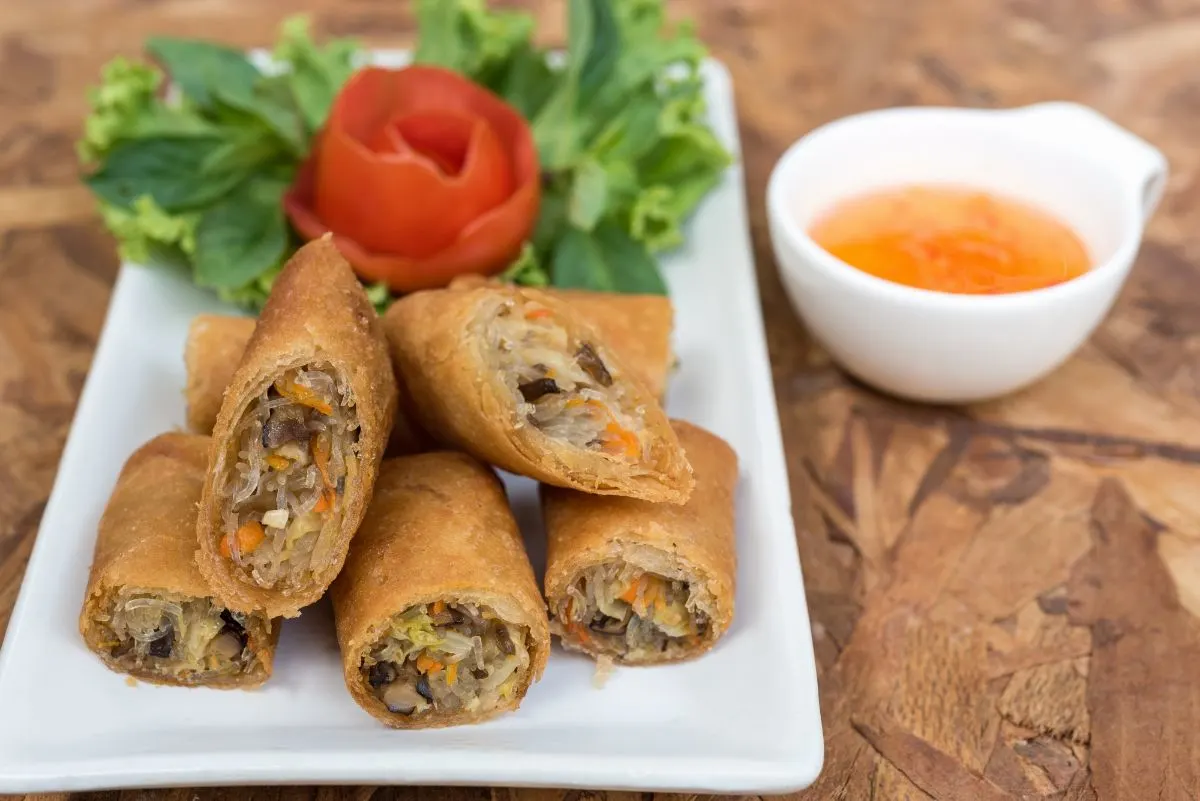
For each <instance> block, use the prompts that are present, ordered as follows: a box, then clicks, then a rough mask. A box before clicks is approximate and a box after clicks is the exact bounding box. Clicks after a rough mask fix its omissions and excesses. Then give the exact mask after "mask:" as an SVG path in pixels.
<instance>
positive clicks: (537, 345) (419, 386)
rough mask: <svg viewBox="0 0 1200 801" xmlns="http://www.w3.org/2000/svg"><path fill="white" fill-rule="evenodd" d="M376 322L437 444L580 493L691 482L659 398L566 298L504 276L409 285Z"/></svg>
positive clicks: (665, 495) (678, 492)
mask: <svg viewBox="0 0 1200 801" xmlns="http://www.w3.org/2000/svg"><path fill="white" fill-rule="evenodd" d="M384 330H385V332H386V333H387V337H388V343H389V345H390V346H391V351H392V359H393V361H394V362H395V364H396V369H397V373H398V375H399V376H400V380H401V382H402V383H403V384H404V386H405V388H406V390H407V392H408V396H409V402H410V404H411V406H412V409H413V411H414V412H415V414H416V415H417V418H418V421H419V423H420V424H421V426H422V427H423V428H424V429H425V430H426V431H428V432H429V434H430V435H431V436H433V437H435V438H437V439H439V440H440V441H442V442H443V443H445V444H446V445H449V446H451V447H455V448H459V449H462V450H464V451H467V452H468V453H471V454H472V455H474V456H476V457H478V458H480V459H482V460H483V461H486V462H489V463H490V464H494V465H496V466H497V467H502V468H504V469H506V470H509V471H511V472H514V473H520V474H522V475H526V476H530V477H533V478H536V479H539V480H540V481H544V482H546V483H548V484H554V485H556V486H563V487H569V488H573V489H579V490H583V491H585V492H592V493H598V494H604V495H623V496H628V497H635V498H642V499H644V500H650V501H656V502H665V503H683V502H684V501H685V500H687V498H688V496H689V494H690V493H691V490H692V483H693V482H692V475H691V469H690V468H689V467H688V463H687V459H686V458H685V457H684V454H683V450H682V449H681V448H680V447H679V441H678V439H677V438H676V436H675V433H674V431H672V430H671V426H670V424H669V422H668V421H667V417H666V415H665V414H664V413H663V411H662V408H661V407H660V406H659V404H658V401H657V400H656V399H655V398H654V397H653V396H652V395H651V394H650V392H649V391H648V390H647V389H646V388H645V386H644V385H643V384H642V383H641V382H640V381H638V380H637V378H636V377H635V376H634V375H632V374H631V372H630V371H629V370H628V369H627V368H626V366H625V363H624V361H623V360H622V359H621V358H620V357H619V356H618V355H617V354H616V353H614V352H613V350H612V349H611V348H609V347H608V346H607V345H606V344H605V342H604V340H603V339H602V338H601V337H600V336H599V334H597V333H596V331H595V330H594V329H593V328H592V327H591V326H590V325H589V324H588V323H587V322H586V321H585V320H584V319H583V318H582V317H581V316H580V315H579V314H578V313H577V312H576V311H575V309H574V308H573V307H572V306H571V305H570V304H568V303H566V302H565V301H563V300H561V299H559V298H556V297H552V296H550V295H547V294H546V293H544V292H539V291H536V290H532V289H523V288H520V287H513V286H481V287H478V288H474V289H441V290H430V291H425V292H416V293H414V294H412V295H408V296H407V297H405V298H402V299H401V300H398V301H397V302H396V303H395V304H393V305H392V307H391V309H389V310H388V313H387V314H386V315H385V316H384Z"/></svg>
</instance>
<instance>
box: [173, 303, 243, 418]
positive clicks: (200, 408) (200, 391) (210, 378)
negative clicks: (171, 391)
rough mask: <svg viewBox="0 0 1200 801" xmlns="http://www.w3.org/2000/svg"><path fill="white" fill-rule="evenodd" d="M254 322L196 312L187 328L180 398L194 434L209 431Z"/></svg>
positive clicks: (241, 318)
mask: <svg viewBox="0 0 1200 801" xmlns="http://www.w3.org/2000/svg"><path fill="white" fill-rule="evenodd" d="M256 322H257V321H256V320H255V319H254V318H253V317H229V316H224V315H219V314H200V315H197V316H196V318H195V319H193V320H192V324H191V326H189V327H188V336H187V343H186V344H185V346H184V351H183V363H184V366H185V367H186V368H187V385H186V387H185V389H184V399H185V400H186V401H187V424H188V428H190V429H191V430H192V431H194V432H196V433H197V434H211V433H212V430H213V426H214V425H216V422H217V413H218V412H220V411H221V400H222V399H223V398H224V397H225V388H226V387H228V386H229V382H230V380H232V379H233V373H234V371H235V370H237V367H238V365H239V364H240V363H241V361H242V354H244V353H245V352H246V344H247V343H249V342H250V337H251V336H253V334H254V325H255V323H256Z"/></svg>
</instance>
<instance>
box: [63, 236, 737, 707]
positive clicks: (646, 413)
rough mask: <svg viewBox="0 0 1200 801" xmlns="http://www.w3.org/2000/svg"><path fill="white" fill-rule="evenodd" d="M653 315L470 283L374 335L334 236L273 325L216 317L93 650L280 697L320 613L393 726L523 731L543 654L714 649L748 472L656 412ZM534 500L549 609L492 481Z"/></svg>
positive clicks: (122, 666)
mask: <svg viewBox="0 0 1200 801" xmlns="http://www.w3.org/2000/svg"><path fill="white" fill-rule="evenodd" d="M671 324H672V310H671V306H670V302H669V301H668V300H667V299H666V298H663V297H659V296H630V295H613V294H607V293H594V292H584V291H565V290H546V291H538V290H532V289H525V288H518V287H513V286H509V285H505V284H500V283H496V282H492V281H489V280H487V279H483V278H478V277H471V278H466V279H459V280H457V281H456V282H455V283H453V284H451V286H450V287H448V288H446V289H440V290H430V291H424V292H418V293H415V294H412V295H409V296H407V297H405V298H403V299H401V300H399V301H397V302H396V303H395V304H393V305H392V307H391V308H390V309H389V311H388V313H387V314H386V315H385V316H384V317H383V318H382V319H381V318H379V317H378V316H377V315H376V314H375V312H374V310H373V309H372V307H371V305H370V303H369V302H368V300H367V298H366V296H365V294H364V292H363V290H362V287H361V285H360V284H359V283H358V281H357V279H356V278H355V277H354V275H353V273H352V271H351V270H350V267H349V265H348V264H347V263H346V262H345V260H344V259H343V258H342V257H341V255H340V254H339V253H338V251H337V249H336V247H335V246H334V244H333V243H332V240H330V239H329V238H324V239H320V240H316V241H314V242H311V243H309V244H308V245H306V246H305V247H303V248H301V249H300V250H299V251H298V252H297V253H296V255H295V256H294V257H293V258H292V259H291V260H290V261H289V263H288V264H287V265H286V266H285V268H284V270H283V272H282V273H281V274H280V276H279V278H278V280H277V281H276V283H275V285H274V288H273V290H272V293H271V296H270V298H269V299H268V301H267V304H266V306H265V307H264V309H263V311H262V314H261V316H260V317H259V319H258V320H257V321H255V320H249V319H244V318H236V317H219V316H202V317H198V318H197V319H196V320H195V321H194V322H193V324H192V327H191V330H190V332H189V337H188V342H187V346H186V352H185V354H184V358H185V363H186V367H187V389H186V395H187V404H188V424H189V426H190V427H191V429H192V430H193V431H194V432H195V433H190V434H183V433H170V434H163V435H160V436H158V437H156V438H155V439H153V440H151V441H150V442H148V443H146V444H145V445H143V446H142V447H141V448H139V449H138V450H137V451H136V452H135V453H134V454H133V455H132V456H130V457H129V459H128V461H127V462H126V464H125V466H124V468H123V470H122V471H121V474H120V477H119V478H118V480H117V484H116V487H115V489H114V490H113V494H112V497H111V499H110V500H109V503H108V506H107V508H106V510H105V513H104V515H103V517H102V519H101V522H100V526H99V531H98V536H97V541H96V549H95V557H94V561H93V566H92V570H91V575H90V579H89V582H88V588H87V593H86V596H85V600H84V604H83V611H82V614H81V617H80V630H81V633H82V634H83V637H84V640H85V642H86V643H87V645H88V647H89V648H90V649H91V650H92V651H94V652H95V653H96V654H97V655H98V656H99V657H100V658H101V660H103V662H104V663H105V664H106V665H108V666H109V667H110V668H112V669H114V670H118V671H122V672H126V673H129V674H131V675H134V676H137V677H139V678H142V679H145V680H148V681H153V682H159V683H165V684H178V685H187V686H208V687H223V688H231V687H250V686H254V685H258V684H261V683H262V682H264V681H266V680H267V679H268V678H269V677H270V675H271V668H272V657H273V652H274V649H275V643H276V641H277V639H278V636H279V628H280V620H279V619H280V618H287V617H296V616H298V615H299V614H300V613H301V611H302V609H303V608H304V607H306V606H308V605H310V604H312V603H314V602H315V601H317V600H318V599H320V598H321V597H323V596H324V595H325V594H326V592H327V591H328V593H329V595H330V596H331V598H332V602H333V609H334V618H335V624H336V628H337V637H338V642H339V645H340V648H341V656H342V663H343V672H344V676H345V682H346V687H347V689H348V691H349V693H350V695H351V697H352V698H353V699H354V700H355V702H357V703H358V704H359V705H360V706H361V707H362V708H363V709H364V710H366V711H367V712H368V713H370V714H371V715H373V716H374V717H376V718H378V719H379V720H381V721H383V722H384V723H386V724H387V725H389V726H393V727H396V728H425V727H434V726H448V725H456V724H463V723H474V722H478V721H481V720H486V719H488V718H491V717H494V716H496V715H498V714H501V713H503V712H506V711H509V710H512V709H515V708H516V707H517V706H519V705H520V703H521V701H522V700H523V698H524V697H525V694H526V692H527V691H528V690H529V688H530V686H531V685H532V684H533V683H534V682H536V681H537V680H538V679H539V678H540V677H541V675H542V672H543V670H544V668H545V665H546V659H547V656H548V654H549V651H550V637H551V633H553V634H555V635H557V636H558V637H559V638H560V640H561V642H562V644H563V645H564V646H565V647H566V648H568V649H572V650H576V651H581V652H583V653H585V654H588V655H590V656H591V657H593V658H595V659H597V660H598V661H599V662H600V664H602V665H605V664H608V663H611V662H619V663H623V664H630V665H645V664H656V663H663V662H672V661H678V660H682V659H688V658H692V657H695V656H698V655H700V654H703V653H704V652H705V651H707V650H708V649H710V648H712V647H713V645H714V643H715V642H716V641H717V639H718V638H719V637H720V636H721V635H722V634H723V633H724V632H725V631H726V630H727V629H728V627H729V625H730V621H731V620H732V617H733V597H734V574H735V559H736V557H735V553H734V502H733V494H734V488H735V485H736V482H737V458H736V456H735V454H734V452H733V450H732V449H731V448H730V447H729V446H728V445H727V444H726V443H725V442H724V441H722V440H721V439H720V438H719V437H717V436H715V435H714V434H711V433H709V432H707V431H704V430H703V429H701V428H699V427H697V426H695V425H691V424H689V423H686V422H682V421H678V420H674V421H673V420H669V419H668V418H667V416H666V414H665V413H664V412H663V410H662V407H661V405H660V404H661V399H662V395H663V393H664V391H665V387H666V381H667V375H668V372H669V370H670V368H671V365H672V354H671V348H670V334H671ZM496 468H499V469H503V470H507V471H510V472H512V473H517V474H520V475H525V476H529V477H531V478H534V479H537V480H538V481H539V482H541V502H542V509H543V515H544V520H545V529H546V533H547V566H546V574H545V579H544V584H543V587H544V593H543V592H542V591H539V588H538V585H537V581H536V579H535V577H534V573H533V570H532V568H531V566H530V563H529V558H528V556H527V555H526V553H525V549H524V544H523V542H522V539H521V535H520V532H519V531H518V528H517V524H516V522H515V520H514V518H513V515H512V512H511V510H510V508H509V504H508V500H507V498H506V495H505V491H504V487H503V484H502V483H501V482H500V479H499V478H498V476H497V474H496V472H495V469H496Z"/></svg>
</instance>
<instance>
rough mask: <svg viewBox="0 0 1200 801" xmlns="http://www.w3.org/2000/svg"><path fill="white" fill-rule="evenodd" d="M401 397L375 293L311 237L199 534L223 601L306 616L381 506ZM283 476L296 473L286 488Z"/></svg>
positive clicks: (259, 344) (262, 338) (255, 346)
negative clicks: (381, 473)
mask: <svg viewBox="0 0 1200 801" xmlns="http://www.w3.org/2000/svg"><path fill="white" fill-rule="evenodd" d="M396 394H397V389H396V382H395V378H394V375H393V372H392V366H391V362H390V359H389V358H388V355H387V344H386V342H385V341H384V338H383V330H382V327H381V325H380V323H379V319H378V315H376V313H375V311H374V309H373V308H372V306H371V304H370V301H368V300H367V297H366V295H365V293H364V291H363V288H362V285H361V284H360V283H359V281H358V279H357V277H356V276H355V275H354V273H353V271H352V270H351V268H350V266H349V264H348V263H347V262H346V260H345V259H344V258H343V257H342V256H341V255H340V253H339V252H338V250H337V248H336V247H335V246H334V244H333V243H332V241H330V240H328V239H321V240H315V241H313V242H309V243H308V244H306V245H304V246H303V247H301V248H300V249H299V250H298V251H296V253H295V254H294V255H293V256H292V258H291V259H289V260H288V262H287V264H286V265H284V268H283V271H282V272H281V273H280V275H279V277H278V279H276V281H275V283H274V285H273V287H272V289H271V294H270V297H268V298H267V302H266V305H265V306H264V307H263V310H262V313H261V314H260V315H259V319H258V323H257V325H256V327H255V329H254V334H253V335H252V336H251V338H250V341H249V342H248V343H247V345H246V348H245V351H244V353H243V355H242V357H241V359H240V361H239V364H238V367H237V369H236V370H235V372H234V374H233V377H232V378H231V379H230V382H229V385H228V387H227V389H226V390H225V393H224V399H223V401H222V404H221V410H220V413H219V414H218V415H217V420H216V424H215V426H214V428H213V435H212V439H213V442H212V450H211V455H210V460H209V461H210V464H211V470H210V471H209V473H208V475H207V478H206V481H205V485H204V491H203V495H202V497H201V509H200V514H199V516H198V519H197V523H196V526H197V529H196V530H197V540H198V543H199V548H200V553H199V555H198V563H199V565H200V569H201V572H202V573H203V574H204V577H205V579H207V580H208V582H209V583H210V584H211V585H212V588H213V593H214V595H216V596H217V597H218V598H220V599H221V600H222V601H223V602H225V603H226V604H227V605H229V606H230V608H233V609H235V610H237V611H263V612H264V613H265V614H267V615H269V616H271V617H278V616H283V617H295V616H297V615H298V614H299V612H300V609H301V608H302V607H304V606H306V605H308V604H310V603H312V602H314V601H316V600H317V599H318V598H320V597H321V596H322V595H323V594H324V592H325V590H326V589H327V588H328V586H329V583H330V582H331V581H332V580H333V578H334V577H335V576H336V575H337V573H338V572H339V570H340V569H341V567H342V563H343V562H344V560H345V557H346V552H347V550H348V549H349V545H350V540H351V538H352V537H353V536H354V533H355V531H356V530H357V528H358V525H359V523H360V522H361V520H362V516H363V512H364V510H365V507H366V504H367V503H368V502H369V500H370V495H371V490H372V487H373V486H374V481H375V474H376V472H377V470H378V467H379V461H380V459H381V458H382V456H383V449H384V447H385V445H386V443H387V439H388V435H389V433H390V431H391V425H392V419H393V418H394V416H395V412H396V403H397V398H396ZM276 402H278V403H279V404H280V405H281V406H286V407H287V408H286V409H285V410H279V409H275V407H274V405H273V404H275V403H276ZM269 405H270V406H271V408H269V409H268V406H269ZM284 411H286V414H284V413H282V412H284ZM266 412H270V413H269V414H267V413H266ZM277 412H280V413H279V414H277ZM277 417H278V420H277V421H276V418H277ZM276 423H277V424H276ZM272 430H274V431H275V432H276V433H277V434H278V438H277V441H276V442H275V443H274V444H272V443H266V442H264V441H263V438H265V437H267V436H274V435H269V432H270V431H272ZM320 435H325V436H320ZM268 456H276V457H278V458H277V459H275V460H274V464H269V463H268V462H267V461H266V459H267V457H268ZM239 463H240V464H241V466H242V468H247V467H249V468H250V469H249V471H248V472H247V470H245V469H243V471H242V472H241V473H239V472H238V467H239ZM273 473H282V474H288V475H287V476H286V480H285V481H284V482H283V486H282V487H280V486H279V484H280V482H279V480H278V479H279V478H280V476H278V475H272V474H273ZM304 475H307V476H308V479H307V480H303V476H304ZM293 478H294V479H296V480H295V481H293V480H292V479H293ZM268 483H270V484H271V486H270V487H268V486H267V484H268ZM268 515H269V517H268ZM243 527H245V528H243Z"/></svg>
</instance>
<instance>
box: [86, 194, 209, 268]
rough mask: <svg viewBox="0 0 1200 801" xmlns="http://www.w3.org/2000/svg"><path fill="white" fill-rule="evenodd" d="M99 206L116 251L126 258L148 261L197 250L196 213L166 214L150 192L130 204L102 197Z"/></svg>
mask: <svg viewBox="0 0 1200 801" xmlns="http://www.w3.org/2000/svg"><path fill="white" fill-rule="evenodd" d="M99 207H100V217H101V219H102V220H104V225H105V226H106V227H107V228H108V230H109V231H111V232H112V234H113V236H115V237H116V239H117V250H118V253H119V254H120V256H121V258H122V259H123V260H125V261H129V262H133V263H135V264H149V263H151V262H153V261H156V260H158V259H161V258H162V257H163V256H164V255H165V254H172V255H175V256H176V258H175V259H171V260H173V261H174V260H178V258H182V259H185V260H186V259H190V258H191V257H192V255H193V254H195V252H196V226H197V225H198V224H199V222H200V215H199V214H196V213H190V212H189V213H185V214H169V213H168V212H166V211H164V210H163V209H162V207H161V206H159V205H158V204H157V203H155V202H154V198H153V197H151V196H150V195H142V196H141V197H139V198H137V199H136V200H134V202H133V203H132V204H131V205H130V207H129V208H122V207H120V206H116V205H113V204H111V203H106V202H104V201H101V202H100V203H99Z"/></svg>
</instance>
